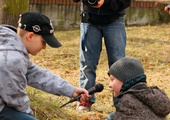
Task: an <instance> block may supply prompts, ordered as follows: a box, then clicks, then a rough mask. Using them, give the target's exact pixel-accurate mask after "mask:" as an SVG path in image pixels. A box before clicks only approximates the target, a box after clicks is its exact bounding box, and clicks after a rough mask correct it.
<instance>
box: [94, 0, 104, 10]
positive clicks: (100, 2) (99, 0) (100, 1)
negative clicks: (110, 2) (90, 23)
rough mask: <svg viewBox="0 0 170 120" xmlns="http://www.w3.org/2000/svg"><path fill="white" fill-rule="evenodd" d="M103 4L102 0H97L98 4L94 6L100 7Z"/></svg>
mask: <svg viewBox="0 0 170 120" xmlns="http://www.w3.org/2000/svg"><path fill="white" fill-rule="evenodd" d="M103 4H104V0H98V4H97V5H96V6H93V7H94V8H100V7H101V6H102V5H103Z"/></svg>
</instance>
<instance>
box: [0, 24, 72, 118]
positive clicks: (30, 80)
mask: <svg viewBox="0 0 170 120" xmlns="http://www.w3.org/2000/svg"><path fill="white" fill-rule="evenodd" d="M9 27H10V26H0V111H1V110H2V109H3V108H4V106H5V105H7V106H10V107H13V108H15V109H16V110H18V111H21V112H25V113H28V114H31V115H33V112H32V110H31V108H30V107H29V104H30V100H29V98H28V96H27V93H26V92H25V88H26V85H29V86H31V87H34V88H37V89H40V90H43V91H46V92H48V93H51V94H54V95H65V96H68V97H72V94H73V92H74V90H75V87H74V86H72V85H70V84H69V83H68V82H67V81H65V80H63V79H62V78H60V77H59V76H57V75H55V74H54V73H52V72H50V71H48V70H46V69H43V68H40V67H39V66H37V65H35V64H34V63H33V62H32V61H31V60H30V58H29V55H28V52H27V50H26V48H25V46H24V44H23V43H22V41H21V40H20V38H19V37H18V36H17V34H16V32H15V31H14V29H13V30H12V29H10V28H9ZM11 28H12V27H11Z"/></svg>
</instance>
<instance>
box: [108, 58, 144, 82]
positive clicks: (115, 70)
mask: <svg viewBox="0 0 170 120" xmlns="http://www.w3.org/2000/svg"><path fill="white" fill-rule="evenodd" d="M110 74H111V75H113V76H114V77H116V78H117V79H118V80H120V81H122V82H123V83H124V82H125V81H126V80H129V79H132V78H135V77H137V76H139V75H141V74H144V69H143V66H142V64H141V62H140V61H139V60H138V59H136V58H129V57H124V58H121V59H119V60H118V61H116V62H115V63H113V65H112V66H111V67H110V69H109V71H108V75H110Z"/></svg>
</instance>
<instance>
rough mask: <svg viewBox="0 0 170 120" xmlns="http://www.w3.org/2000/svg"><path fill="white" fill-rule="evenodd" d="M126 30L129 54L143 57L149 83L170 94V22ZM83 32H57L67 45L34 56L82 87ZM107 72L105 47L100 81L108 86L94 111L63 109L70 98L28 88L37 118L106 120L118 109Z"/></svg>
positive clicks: (40, 62) (42, 65) (69, 106)
mask: <svg viewBox="0 0 170 120" xmlns="http://www.w3.org/2000/svg"><path fill="white" fill-rule="evenodd" d="M126 31H127V48H126V55H127V56H129V57H137V58H138V59H140V60H141V61H142V63H143V65H144V68H145V72H146V74H147V81H148V85H157V86H158V87H160V88H161V89H163V90H164V91H165V92H166V93H167V94H168V96H169V97H170V33H169V31H170V24H163V25H156V26H129V27H126ZM79 34H80V33H79V30H72V31H58V32H56V36H57V38H58V39H59V40H60V41H61V43H62V44H63V46H62V47H61V48H58V49H54V48H50V47H47V49H46V50H44V51H42V52H40V53H39V55H37V56H36V57H33V56H31V58H32V59H33V61H34V62H35V63H37V64H38V65H40V66H41V67H44V68H47V69H49V70H51V71H53V72H54V73H56V74H58V75H59V76H61V77H62V78H64V79H66V80H68V81H69V82H70V83H71V84H73V85H75V86H79ZM107 71H108V65H107V56H106V50H105V47H104V46H103V50H102V53H101V57H100V61H99V65H98V69H97V79H96V82H98V83H102V84H103V85H104V87H105V89H104V90H103V91H102V92H101V93H97V94H96V97H97V100H96V103H95V104H94V105H93V106H92V111H91V112H80V111H75V107H76V106H75V104H74V103H73V104H68V105H67V106H66V107H63V108H62V109H60V108H59V106H61V105H62V104H64V103H66V102H67V101H68V100H69V98H67V97H63V96H61V97H57V96H54V95H50V94H47V93H44V92H41V91H38V90H35V89H32V88H28V89H27V91H28V94H29V96H30V98H31V101H32V102H31V106H32V108H33V109H34V111H35V115H36V117H37V118H39V119H41V120H60V119H61V120H62V119H67V120H74V119H79V120H80V119H81V120H104V119H105V118H106V117H107V115H108V114H109V113H110V112H112V111H114V108H113V107H112V95H111V93H110V91H109V88H108V81H109V79H108V76H107ZM169 118H170V117H169Z"/></svg>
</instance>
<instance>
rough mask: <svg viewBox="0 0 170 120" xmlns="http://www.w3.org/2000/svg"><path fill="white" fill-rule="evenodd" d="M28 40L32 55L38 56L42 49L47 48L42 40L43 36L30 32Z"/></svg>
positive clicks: (28, 47)
mask: <svg viewBox="0 0 170 120" xmlns="http://www.w3.org/2000/svg"><path fill="white" fill-rule="evenodd" d="M27 34H28V39H27V45H26V46H27V51H28V53H30V54H31V55H36V54H37V53H38V52H40V51H41V50H42V49H45V48H46V42H45V41H44V39H43V38H42V36H41V35H37V34H35V33H33V32H28V33H27Z"/></svg>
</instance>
